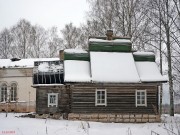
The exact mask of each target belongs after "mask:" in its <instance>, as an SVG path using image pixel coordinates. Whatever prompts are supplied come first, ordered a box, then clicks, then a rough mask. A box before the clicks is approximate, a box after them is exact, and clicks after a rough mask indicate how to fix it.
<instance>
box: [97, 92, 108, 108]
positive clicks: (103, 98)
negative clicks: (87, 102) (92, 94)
mask: <svg viewBox="0 0 180 135" xmlns="http://www.w3.org/2000/svg"><path fill="white" fill-rule="evenodd" d="M95 105H96V106H98V105H105V106H106V105H107V94H106V90H105V89H97V90H96V102H95Z"/></svg>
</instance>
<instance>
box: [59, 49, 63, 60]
mask: <svg viewBox="0 0 180 135" xmlns="http://www.w3.org/2000/svg"><path fill="white" fill-rule="evenodd" d="M59 57H60V60H64V50H60V51H59Z"/></svg>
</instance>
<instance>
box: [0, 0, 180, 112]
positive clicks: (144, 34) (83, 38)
mask: <svg viewBox="0 0 180 135" xmlns="http://www.w3.org/2000/svg"><path fill="white" fill-rule="evenodd" d="M87 2H88V3H89V6H90V10H89V11H88V12H87V13H86V23H84V24H81V25H80V27H76V26H74V25H73V23H69V24H66V25H65V26H64V28H63V29H62V30H59V29H58V27H51V28H49V29H45V28H43V27H42V26H41V25H32V24H31V22H29V21H28V20H25V19H21V20H19V21H18V22H17V24H15V25H13V26H12V27H11V28H4V29H3V30H1V31H0V52H1V53H0V58H1V59H7V58H14V57H16V58H43V57H57V56H58V51H59V50H62V49H67V48H83V49H87V47H88V37H89V36H102V35H105V32H106V30H107V29H112V30H113V31H114V36H122V37H124V36H126V37H130V38H131V41H132V44H133V50H137V51H154V52H155V54H156V57H157V60H156V62H157V63H158V65H159V67H160V71H161V73H162V74H167V75H168V77H169V81H168V83H169V93H170V106H171V107H170V108H171V109H170V114H171V115H173V114H174V98H175V99H179V98H180V0H146V1H141V0H87ZM59 32H60V34H59ZM60 35H61V36H60ZM163 64H165V65H167V69H163V67H164V66H162V65H163ZM161 91H162V90H161Z"/></svg>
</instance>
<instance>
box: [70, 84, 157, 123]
mask: <svg viewBox="0 0 180 135" xmlns="http://www.w3.org/2000/svg"><path fill="white" fill-rule="evenodd" d="M96 89H106V92H107V106H95V91H96ZM136 90H146V94H147V106H138V107H136V96H135V95H136V94H135V93H136ZM68 119H70V120H85V121H96V122H97V121H99V122H133V123H134V122H135V123H137V122H159V121H160V115H159V111H158V85H156V84H151V85H148V84H73V85H72V86H71V113H69V115H68Z"/></svg>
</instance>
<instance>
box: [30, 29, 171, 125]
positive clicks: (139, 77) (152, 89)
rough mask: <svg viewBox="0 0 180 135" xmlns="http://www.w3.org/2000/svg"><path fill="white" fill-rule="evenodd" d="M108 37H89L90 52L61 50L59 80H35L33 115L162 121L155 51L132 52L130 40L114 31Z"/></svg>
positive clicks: (109, 32)
mask: <svg viewBox="0 0 180 135" xmlns="http://www.w3.org/2000/svg"><path fill="white" fill-rule="evenodd" d="M106 35H107V37H90V38H89V50H88V51H84V50H76V49H75V50H73V49H66V50H64V52H63V54H61V57H63V59H64V60H63V61H61V64H60V63H57V65H61V66H60V67H63V70H61V72H58V74H60V75H59V76H60V77H59V78H60V80H59V81H58V82H53V83H49V82H48V83H47V82H45V81H43V83H42V84H39V83H38V82H39V81H35V80H34V85H33V87H35V88H36V90H37V91H36V112H37V114H52V115H55V114H65V116H66V118H68V119H70V120H88V121H100V122H158V121H160V114H159V99H158V96H159V86H160V84H161V83H163V82H166V81H167V79H166V78H165V77H164V76H162V75H161V74H160V72H159V70H158V67H157V65H156V63H155V55H154V53H152V52H133V51H132V43H131V41H130V39H129V38H121V37H113V32H112V31H108V32H107V34H106ZM37 65H38V64H37ZM60 69H62V68H60ZM42 74H43V73H42ZM48 74H49V73H46V75H47V77H48ZM37 76H38V75H37ZM56 77H57V76H55V78H56ZM37 78H38V77H37ZM40 78H41V77H40ZM37 80H38V79H37ZM46 80H49V79H46ZM35 82H37V84H35Z"/></svg>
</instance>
